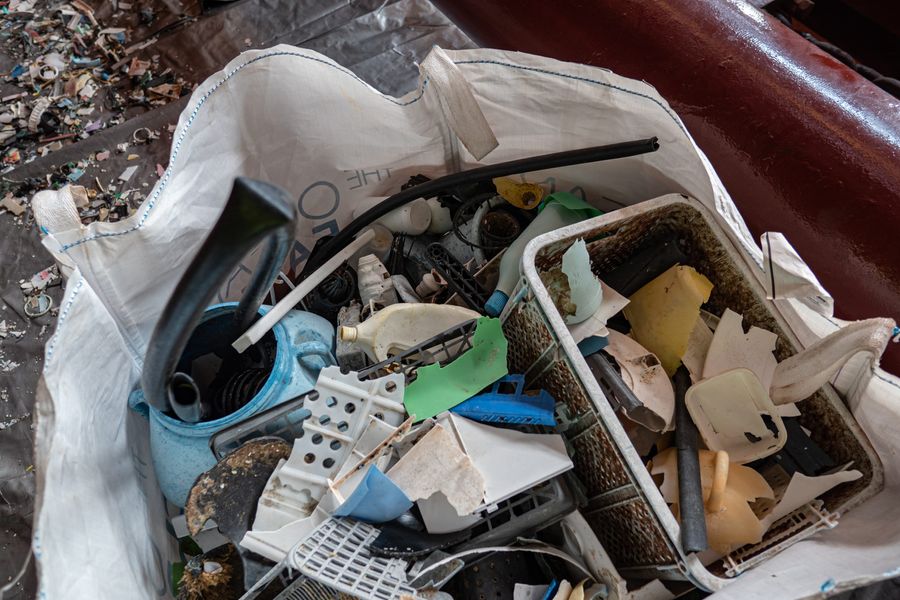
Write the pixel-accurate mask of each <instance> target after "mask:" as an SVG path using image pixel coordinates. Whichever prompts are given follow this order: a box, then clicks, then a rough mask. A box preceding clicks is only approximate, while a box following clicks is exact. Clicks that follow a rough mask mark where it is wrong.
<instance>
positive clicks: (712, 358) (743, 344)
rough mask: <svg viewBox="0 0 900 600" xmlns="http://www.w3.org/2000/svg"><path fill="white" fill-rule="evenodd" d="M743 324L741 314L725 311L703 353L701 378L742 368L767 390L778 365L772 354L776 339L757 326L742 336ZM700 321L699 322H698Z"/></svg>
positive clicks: (776, 337) (775, 336)
mask: <svg viewBox="0 0 900 600" xmlns="http://www.w3.org/2000/svg"><path fill="white" fill-rule="evenodd" d="M742 321H743V318H742V317H741V315H739V314H738V313H736V312H734V311H733V310H731V309H728V308H726V309H725V312H724V313H723V314H722V317H721V318H720V320H719V325H718V326H717V327H716V332H715V333H714V334H713V337H712V341H711V342H710V345H709V349H708V350H707V353H706V359H705V361H704V365H703V378H704V379H708V378H709V377H713V376H715V375H719V374H721V373H724V372H725V371H730V370H732V369H737V368H745V369H749V370H750V371H752V372H753V373H754V374H755V375H756V377H757V378H758V379H759V382H760V383H761V384H762V386H763V389H765V390H766V391H768V390H769V387H770V386H771V385H772V377H773V375H774V374H775V367H776V366H777V365H778V360H777V359H776V358H775V355H774V354H772V352H774V350H775V343H776V342H777V341H778V336H777V335H775V334H774V333H772V332H771V331H766V330H765V329H760V328H759V327H751V328H750V330H749V331H748V332H747V333H744V328H743V326H742V325H741V323H742ZM699 322H702V321H701V320H700V319H698V323H699ZM695 330H696V327H695ZM692 335H693V334H692ZM701 335H702V334H701Z"/></svg>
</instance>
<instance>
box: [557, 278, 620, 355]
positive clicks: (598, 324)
mask: <svg viewBox="0 0 900 600" xmlns="http://www.w3.org/2000/svg"><path fill="white" fill-rule="evenodd" d="M600 288H601V291H602V297H603V299H602V300H601V302H600V306H599V307H598V308H597V310H596V311H594V314H592V315H591V316H590V317H588V318H587V319H585V320H584V321H582V322H581V323H575V324H571V325H568V328H569V333H571V334H572V339H574V340H575V343H576V344H580V343H581V342H582V340H584V339H586V338H588V337H591V336H599V337H606V336H607V335H608V334H609V329H607V327H606V323H607V321H609V320H610V319H611V318H612V317H614V316H615V315H616V314H618V313H619V312H621V311H622V309H623V308H625V307H626V306H627V305H628V298H626V297H625V296H623V295H622V294H620V293H619V292H617V291H616V290H614V289H612V288H611V287H609V286H608V285H606V284H605V283H603V282H602V281H601V282H600Z"/></svg>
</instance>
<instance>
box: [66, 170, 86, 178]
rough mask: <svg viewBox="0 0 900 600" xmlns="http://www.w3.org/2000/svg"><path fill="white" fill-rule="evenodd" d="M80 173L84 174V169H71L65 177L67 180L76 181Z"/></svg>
mask: <svg viewBox="0 0 900 600" xmlns="http://www.w3.org/2000/svg"><path fill="white" fill-rule="evenodd" d="M82 175H84V169H72V170H71V171H70V172H69V174H68V175H67V176H66V178H67V179H68V180H69V181H78V180H79V179H81V176H82Z"/></svg>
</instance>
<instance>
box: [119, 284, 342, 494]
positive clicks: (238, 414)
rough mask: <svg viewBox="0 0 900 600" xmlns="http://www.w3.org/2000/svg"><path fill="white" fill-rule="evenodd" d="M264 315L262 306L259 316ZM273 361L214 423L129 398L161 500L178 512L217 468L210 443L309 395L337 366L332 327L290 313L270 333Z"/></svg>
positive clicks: (212, 311) (138, 394) (226, 310)
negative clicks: (240, 401)
mask: <svg viewBox="0 0 900 600" xmlns="http://www.w3.org/2000/svg"><path fill="white" fill-rule="evenodd" d="M236 308H237V303H236V302H233V303H227V304H219V305H216V306H212V307H210V308H209V309H208V310H207V311H206V313H204V315H203V319H202V320H201V323H205V322H207V321H210V320H212V319H215V318H217V317H222V316H226V315H229V314H233V313H234V311H235V309H236ZM266 310H268V307H262V308H261V309H260V311H259V312H260V314H263V313H265V312H266ZM272 334H273V335H274V336H275V345H276V349H275V362H274V364H273V366H272V372H271V373H270V374H269V377H268V379H267V380H266V382H265V384H264V385H263V387H262V389H261V390H260V391H259V392H258V393H257V394H256V395H255V396H253V398H252V399H251V400H250V401H249V402H247V403H246V404H245V405H244V406H243V407H241V408H240V409H238V410H237V411H235V412H233V413H231V414H230V415H227V416H225V417H222V418H220V419H215V420H213V421H203V422H200V423H186V422H184V421H181V420H179V419H177V418H174V417H172V416H169V415H167V414H165V413H163V412H162V411H160V410H158V409H156V408H154V407H152V406H149V405H148V404H147V403H146V402H145V401H144V393H143V391H142V390H137V391H135V392H134V393H132V394H131V397H130V398H129V405H130V406H131V408H133V409H135V410H137V411H138V412H140V413H141V414H143V415H144V416H145V417H147V418H148V419H149V420H150V454H151V456H152V458H153V466H154V469H155V470H156V478H157V480H158V481H159V487H160V489H162V492H163V495H164V496H165V497H166V499H167V500H168V501H169V502H171V503H172V504H175V505H177V506H180V507H183V506H184V504H185V502H186V500H187V496H188V492H190V489H191V486H192V485H193V484H194V481H195V480H196V479H197V477H198V476H199V475H200V474H202V473H203V472H205V471H207V470H208V469H210V468H212V466H213V465H215V464H216V458H215V456H214V455H213V453H212V450H211V449H210V447H209V438H210V437H212V435H213V434H214V433H216V432H217V431H220V430H222V429H225V428H226V427H228V426H230V425H233V424H235V423H237V422H239V421H243V420H244V419H246V418H247V417H249V416H251V415H254V414H256V413H258V412H261V411H263V410H266V409H267V408H271V407H273V406H275V405H277V404H281V403H282V402H284V401H286V400H289V399H291V398H294V397H296V396H299V395H300V394H302V393H304V392H306V391H309V390H310V389H312V388H313V386H314V385H315V383H316V379H317V378H318V376H319V371H320V370H322V368H324V367H326V366H330V365H334V364H336V363H335V361H334V358H333V356H332V354H331V348H332V345H333V343H334V328H333V326H332V325H331V324H330V323H329V322H328V321H326V320H325V319H323V318H322V317H320V316H318V315H315V314H312V313H308V312H303V311H299V310H292V311H291V312H289V313H288V314H287V315H286V316H285V317H284V318H283V319H282V320H281V321H279V322H278V324H277V325H275V327H274V328H273V329H272Z"/></svg>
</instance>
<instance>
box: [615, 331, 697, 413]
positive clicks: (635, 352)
mask: <svg viewBox="0 0 900 600" xmlns="http://www.w3.org/2000/svg"><path fill="white" fill-rule="evenodd" d="M698 321H699V319H698ZM607 339H608V340H609V344H608V345H607V346H606V347H605V348H604V349H603V351H604V352H606V353H607V354H609V355H610V356H612V357H613V358H615V359H616V363H617V364H618V365H619V367H620V368H621V372H622V381H623V382H624V383H625V385H626V386H628V387H629V388H630V389H631V391H633V392H634V395H635V396H636V397H637V399H638V400H640V401H641V402H643V404H644V406H645V407H646V408H648V409H649V410H651V411H653V412H654V413H656V414H657V415H659V417H660V418H661V419H662V420H663V421H664V422H665V424H666V426H665V429H664V430H663V431H667V430H670V429H671V428H672V421H673V419H674V417H675V390H674V389H673V388H672V381H671V380H670V379H669V376H668V375H667V374H666V371H665V369H663V366H662V364H661V363H660V362H659V359H658V358H656V355H654V354H652V353H651V352H650V351H649V350H647V349H646V348H644V347H643V346H641V345H640V344H639V343H638V342H637V341H635V340H634V339H632V338H630V337H629V336H627V335H625V334H624V333H619V332H618V331H612V330H611V331H609V333H608V335H607Z"/></svg>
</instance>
